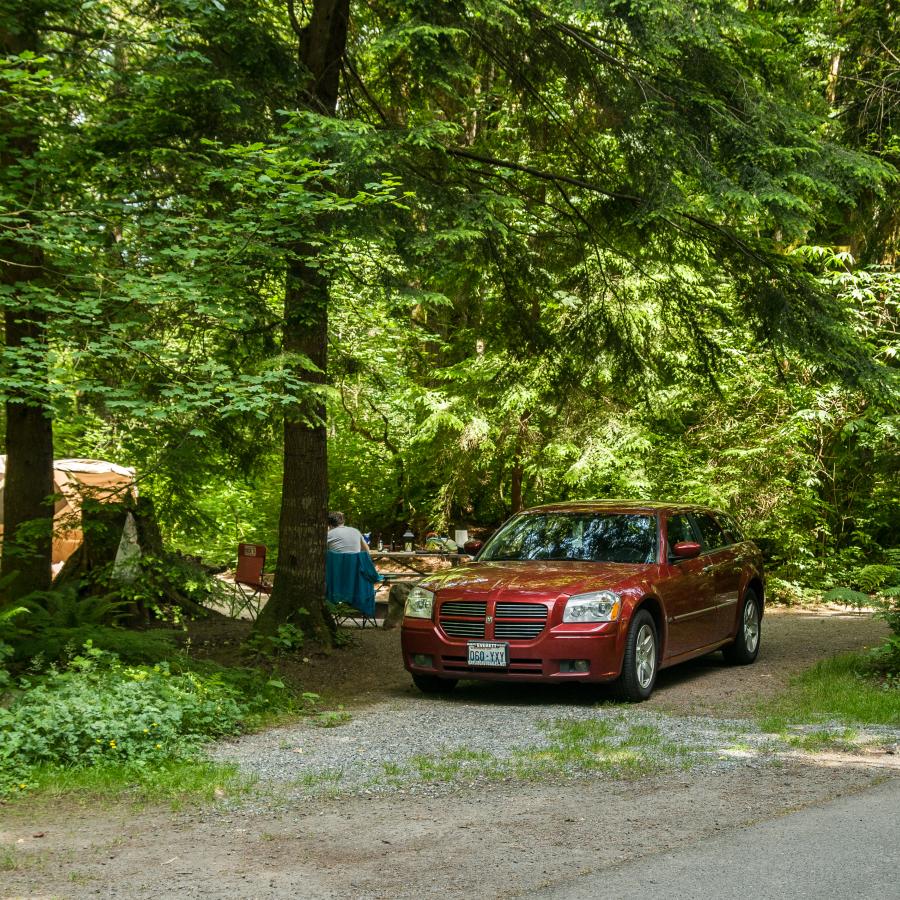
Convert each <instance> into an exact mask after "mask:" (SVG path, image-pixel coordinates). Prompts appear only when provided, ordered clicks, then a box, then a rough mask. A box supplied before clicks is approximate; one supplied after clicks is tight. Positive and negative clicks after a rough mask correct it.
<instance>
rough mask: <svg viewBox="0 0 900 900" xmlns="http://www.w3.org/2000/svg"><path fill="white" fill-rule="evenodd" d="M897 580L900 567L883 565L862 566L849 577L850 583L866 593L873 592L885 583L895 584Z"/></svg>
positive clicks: (899, 575) (899, 578)
mask: <svg viewBox="0 0 900 900" xmlns="http://www.w3.org/2000/svg"><path fill="white" fill-rule="evenodd" d="M898 581H900V569H898V568H896V567H895V566H884V565H868V566H863V567H862V568H861V569H857V570H856V571H854V572H853V575H852V577H851V583H852V584H853V585H854V586H855V587H857V588H859V589H860V590H861V591H865V593H867V594H872V593H874V592H875V591H877V590H878V589H879V588H881V587H884V586H885V585H886V584H896V583H897V582H898Z"/></svg>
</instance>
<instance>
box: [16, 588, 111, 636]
mask: <svg viewBox="0 0 900 900" xmlns="http://www.w3.org/2000/svg"><path fill="white" fill-rule="evenodd" d="M23 603H24V605H25V607H26V608H27V609H28V611H29V612H30V613H31V615H30V616H29V618H28V626H29V628H31V629H35V630H41V629H44V628H80V627H81V626H82V625H111V624H116V623H117V622H119V621H120V620H121V619H122V618H123V617H124V616H125V615H127V612H128V605H129V604H128V603H127V602H126V601H123V600H114V599H112V597H111V596H109V595H107V596H103V597H83V598H81V597H79V596H78V592H77V591H76V589H75V588H74V587H68V588H64V589H62V590H57V591H36V592H35V593H33V594H30V595H29V596H28V597H27V598H26V599H25V600H24V601H23Z"/></svg>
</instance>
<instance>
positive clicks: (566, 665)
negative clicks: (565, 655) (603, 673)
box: [559, 659, 591, 672]
mask: <svg viewBox="0 0 900 900" xmlns="http://www.w3.org/2000/svg"><path fill="white" fill-rule="evenodd" d="M590 669H591V662H590V660H588V659H564V660H562V661H561V662H560V664H559V671H560V672H589V671H590Z"/></svg>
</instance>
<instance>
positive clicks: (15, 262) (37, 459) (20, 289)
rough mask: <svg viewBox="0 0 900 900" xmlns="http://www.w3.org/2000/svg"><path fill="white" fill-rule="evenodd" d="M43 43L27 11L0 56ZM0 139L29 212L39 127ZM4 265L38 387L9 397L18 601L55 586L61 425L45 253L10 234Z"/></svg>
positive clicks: (28, 370)
mask: <svg viewBox="0 0 900 900" xmlns="http://www.w3.org/2000/svg"><path fill="white" fill-rule="evenodd" d="M39 43H40V41H39V35H38V29H37V19H36V18H35V17H34V16H33V15H31V16H30V15H28V12H27V11H26V12H23V14H22V15H21V16H19V17H18V18H17V19H16V20H15V21H13V22H0V53H2V54H3V55H4V56H7V55H18V54H21V53H23V52H26V51H31V52H33V53H35V55H38V50H39ZM0 134H2V135H3V137H2V139H0V170H2V172H3V173H6V177H9V178H10V179H15V182H16V183H15V185H14V186H13V187H14V194H17V195H18V196H19V198H20V200H21V204H20V205H21V207H22V209H26V208H28V207H29V206H31V207H33V206H34V205H35V204H36V203H37V202H38V199H37V198H38V197H39V191H38V190H36V187H37V186H36V185H35V184H34V182H33V179H32V177H31V176H29V174H28V169H27V168H23V167H22V164H23V162H26V161H27V160H29V159H30V158H31V157H33V156H34V155H35V153H36V151H37V147H38V134H37V123H36V122H33V121H23V119H22V117H21V116H18V115H16V114H15V113H13V114H11V115H10V114H7V115H0ZM11 186H12V185H11ZM23 223H26V218H25V217H23ZM26 224H28V225H29V226H30V225H31V224H32V223H30V222H28V223H26ZM29 234H31V232H30V230H29ZM0 260H2V261H0V283H2V284H3V285H4V286H5V287H7V288H8V293H7V295H6V302H5V305H6V309H5V312H4V324H5V342H6V347H7V355H8V358H9V360H10V361H9V363H8V366H9V370H10V372H9V374H12V375H16V374H17V372H16V370H17V369H18V368H19V366H20V365H22V362H23V361H24V363H25V365H24V366H23V367H22V371H21V378H14V379H12V383H16V382H21V381H25V382H31V385H30V386H25V387H21V388H12V389H7V392H6V398H7V399H6V475H5V481H4V487H3V558H2V561H0V576H3V577H4V578H5V577H6V576H10V581H9V582H8V583H5V584H4V587H3V590H2V598H0V599H3V600H7V601H15V600H17V599H19V598H20V597H23V596H25V595H26V594H29V593H31V592H32V591H39V590H47V589H48V588H49V587H50V578H51V570H50V566H51V562H52V534H53V499H52V495H53V425H52V420H51V418H50V412H49V410H48V408H47V406H46V393H45V391H44V390H42V389H41V385H39V384H38V385H36V384H35V379H36V377H37V378H40V377H41V376H42V375H43V376H46V370H45V368H44V366H45V362H46V355H45V353H44V349H43V348H44V347H45V344H46V327H47V315H46V313H45V312H44V311H43V310H41V309H39V308H37V307H36V306H35V304H34V303H33V301H32V299H31V298H30V296H29V292H28V287H29V284H30V283H31V282H34V281H37V280H38V279H40V278H42V277H43V274H44V270H43V263H44V259H43V252H42V251H41V249H40V247H39V246H37V245H36V244H35V243H33V242H28V241H20V240H16V239H15V238H14V237H13V238H9V237H7V238H5V239H4V240H2V241H0ZM14 573H15V574H14Z"/></svg>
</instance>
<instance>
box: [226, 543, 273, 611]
mask: <svg viewBox="0 0 900 900" xmlns="http://www.w3.org/2000/svg"><path fill="white" fill-rule="evenodd" d="M265 565H266V547H265V544H238V564H237V571H236V572H235V573H234V590H235V601H236V603H235V608H234V611H233V617H234V618H239V617H240V615H241V613H242V612H244V611H245V610H246V611H247V612H248V613H249V614H250V617H251V618H252V619H255V618H256V617H257V616H258V615H259V611H260V609H261V608H262V601H263V597H264V596H265V597H268V596H269V594H271V593H272V585H270V584H266V582H265V581H264V580H263V569H264V568H265ZM246 588H250V593H249V594H248V593H247V591H246Z"/></svg>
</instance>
